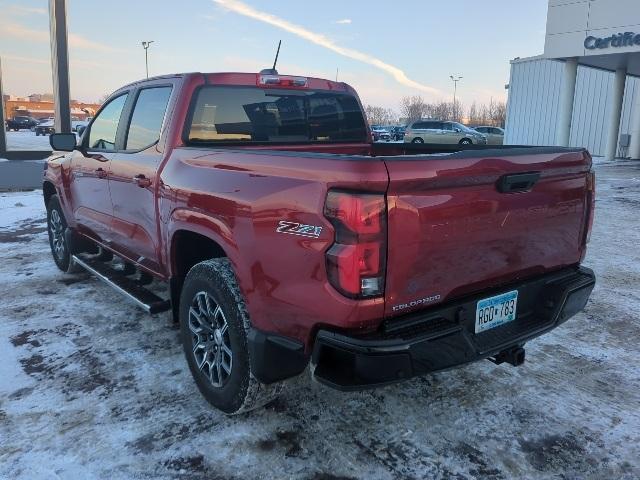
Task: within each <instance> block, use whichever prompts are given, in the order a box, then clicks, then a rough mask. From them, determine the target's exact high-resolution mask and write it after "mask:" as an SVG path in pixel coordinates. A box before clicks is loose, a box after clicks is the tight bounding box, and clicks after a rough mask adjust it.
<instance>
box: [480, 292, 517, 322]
mask: <svg viewBox="0 0 640 480" xmlns="http://www.w3.org/2000/svg"><path fill="white" fill-rule="evenodd" d="M517 306H518V291H517V290H513V291H511V292H507V293H503V294H501V295H496V296H495V297H489V298H485V299H483V300H480V301H479V302H478V304H477V305H476V333H480V332H484V331H486V330H489V329H491V328H495V327H497V326H500V325H503V324H505V323H508V322H511V321H513V320H515V319H516V308H517Z"/></svg>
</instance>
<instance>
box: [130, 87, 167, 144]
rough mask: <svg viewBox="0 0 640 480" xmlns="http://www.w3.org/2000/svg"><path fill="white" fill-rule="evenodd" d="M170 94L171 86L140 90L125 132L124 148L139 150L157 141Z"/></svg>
mask: <svg viewBox="0 0 640 480" xmlns="http://www.w3.org/2000/svg"><path fill="white" fill-rule="evenodd" d="M170 96H171V87H156V88H145V89H143V90H140V93H139V94H138V98H137V100H136V105H135V107H134V108H133V115H132V117H131V123H130V124H129V131H128V132H127V144H126V146H125V149H126V150H141V149H144V148H147V147H149V146H151V145H153V144H154V143H156V142H157V141H158V139H159V138H160V129H161V128H162V121H163V120H164V114H165V112H166V110H167V105H168V103H169V97H170Z"/></svg>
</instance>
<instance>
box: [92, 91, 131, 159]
mask: <svg viewBox="0 0 640 480" xmlns="http://www.w3.org/2000/svg"><path fill="white" fill-rule="evenodd" d="M127 96H128V94H126V93H125V94H124V95H120V96H119V97H116V98H114V99H113V100H111V101H110V102H109V103H108V104H107V105H106V106H105V107H104V108H103V109H102V111H101V112H100V113H99V114H98V116H97V117H96V118H95V120H94V121H93V123H92V124H91V131H90V132H89V148H94V149H98V150H115V148H116V133H117V132H118V123H119V122H120V115H121V114H122V109H123V108H124V104H125V103H126V101H127Z"/></svg>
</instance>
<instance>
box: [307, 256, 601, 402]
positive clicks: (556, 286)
mask: <svg viewBox="0 0 640 480" xmlns="http://www.w3.org/2000/svg"><path fill="white" fill-rule="evenodd" d="M594 285H595V275H594V273H593V271H591V270H590V269H587V268H584V267H572V268H568V269H564V270H561V271H558V272H554V273H551V274H546V275H543V276H541V277H537V278H533V279H530V280H526V281H521V282H518V283H516V284H511V285H508V286H505V287H502V288H500V289H497V290H494V291H488V292H483V293H482V294H479V295H475V296H471V297H467V298H464V299H462V300H459V301H456V302H451V303H449V304H446V305H443V306H441V307H439V308H436V309H435V310H428V311H427V312H419V313H417V314H410V315H407V316H404V317H401V318H397V319H393V320H390V321H387V322H385V323H384V324H383V325H382V327H381V329H380V331H378V332H376V333H374V334H369V335H367V336H364V337H351V336H347V335H344V334H340V333H336V332H331V331H327V330H321V331H319V332H318V334H317V337H316V341H315V345H314V349H313V354H312V364H313V366H314V369H313V374H314V377H315V378H316V379H317V380H318V381H320V382H322V383H324V384H326V385H328V386H330V387H333V388H336V389H338V390H358V389H363V388H370V387H376V386H380V385H385V384H389V383H394V382H398V381H401V380H404V379H407V378H410V377H414V376H417V375H421V374H425V373H428V372H435V371H438V370H443V369H447V368H452V367H456V366H459V365H463V364H465V363H469V362H473V361H476V360H480V359H484V358H491V357H498V358H504V357H505V353H506V352H513V351H515V350H514V349H516V348H518V347H521V346H523V345H524V343H525V342H527V341H528V340H531V339H532V338H535V337H537V336H539V335H542V334H543V333H546V332H548V331H550V330H552V329H554V328H555V327H557V326H558V325H560V324H562V323H563V322H565V321H566V320H568V319H569V318H571V317H572V316H573V315H575V314H576V313H578V312H579V311H580V310H582V309H583V308H584V306H585V305H586V303H587V300H588V299H589V295H590V294H591V291H592V290H593V287H594ZM514 289H517V290H518V311H517V318H516V320H514V321H512V322H509V323H506V324H504V325H501V326H499V327H496V328H493V329H490V330H487V331H485V332H481V333H478V334H476V333H475V311H476V304H477V302H478V300H481V299H483V298H486V297H489V296H492V295H496V294H499V293H502V292H508V291H510V290H514ZM501 354H502V355H501Z"/></svg>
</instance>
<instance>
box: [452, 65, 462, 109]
mask: <svg viewBox="0 0 640 480" xmlns="http://www.w3.org/2000/svg"><path fill="white" fill-rule="evenodd" d="M449 78H450V79H451V81H453V115H454V116H456V114H457V113H458V106H457V103H456V93H457V92H458V82H459V81H460V80H461V79H462V77H461V76H456V75H449Z"/></svg>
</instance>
